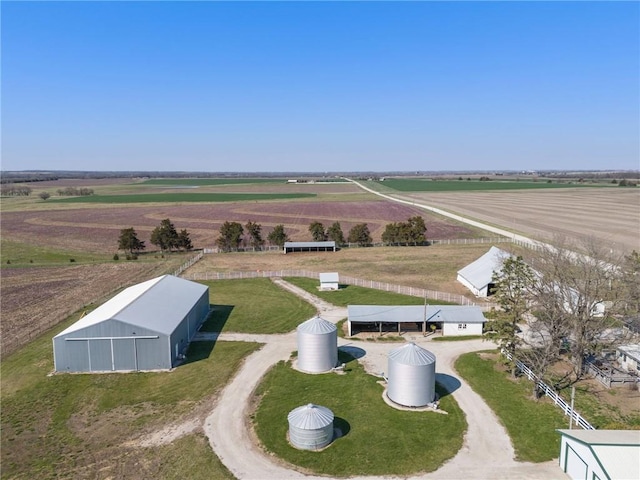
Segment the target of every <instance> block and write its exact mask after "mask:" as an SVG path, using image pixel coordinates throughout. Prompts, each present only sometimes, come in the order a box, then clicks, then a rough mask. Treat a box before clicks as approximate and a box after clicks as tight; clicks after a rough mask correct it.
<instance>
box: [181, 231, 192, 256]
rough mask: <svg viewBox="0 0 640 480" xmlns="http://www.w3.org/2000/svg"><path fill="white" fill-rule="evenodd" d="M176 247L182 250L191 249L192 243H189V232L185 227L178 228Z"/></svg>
mask: <svg viewBox="0 0 640 480" xmlns="http://www.w3.org/2000/svg"><path fill="white" fill-rule="evenodd" d="M178 248H181V249H183V250H187V251H189V250H193V245H192V244H191V237H190V236H189V232H187V230H186V229H183V230H180V233H179V234H178Z"/></svg>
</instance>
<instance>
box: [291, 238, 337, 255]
mask: <svg viewBox="0 0 640 480" xmlns="http://www.w3.org/2000/svg"><path fill="white" fill-rule="evenodd" d="M335 251H336V242H334V241H327V242H284V253H292V252H335Z"/></svg>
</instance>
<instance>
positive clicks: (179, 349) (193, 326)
mask: <svg viewBox="0 0 640 480" xmlns="http://www.w3.org/2000/svg"><path fill="white" fill-rule="evenodd" d="M208 314H209V290H208V289H207V290H206V291H205V292H204V293H203V294H202V295H201V296H200V298H199V299H198V300H197V301H196V303H195V304H194V305H193V307H192V308H191V310H189V313H187V315H186V316H185V317H184V318H183V319H182V321H181V322H180V324H179V325H178V326H177V327H176V329H175V330H174V331H173V332H172V333H171V336H170V339H169V341H170V345H171V352H170V354H171V366H175V365H176V362H177V361H178V360H180V357H181V356H182V355H185V354H186V352H187V347H188V346H189V342H190V341H191V339H192V338H193V336H194V335H195V334H196V333H197V332H198V329H199V328H200V326H201V325H202V322H204V321H205V319H206V318H207V315H208Z"/></svg>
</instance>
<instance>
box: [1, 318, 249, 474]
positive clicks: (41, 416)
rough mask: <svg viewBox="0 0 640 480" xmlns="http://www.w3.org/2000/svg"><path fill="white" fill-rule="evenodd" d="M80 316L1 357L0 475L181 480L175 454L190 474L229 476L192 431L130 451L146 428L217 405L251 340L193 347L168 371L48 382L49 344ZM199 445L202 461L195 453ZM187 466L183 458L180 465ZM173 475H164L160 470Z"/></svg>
mask: <svg viewBox="0 0 640 480" xmlns="http://www.w3.org/2000/svg"><path fill="white" fill-rule="evenodd" d="M76 319H77V316H75V317H74V318H73V319H71V320H69V321H67V322H65V323H64V325H60V326H59V327H57V328H56V329H55V330H54V331H49V332H47V333H46V334H45V335H43V336H42V337H40V338H38V339H37V340H35V341H34V342H32V343H31V344H29V345H27V346H26V347H24V348H22V349H21V350H19V351H18V352H16V353H15V354H13V355H11V356H9V357H8V358H6V359H5V360H3V362H2V364H1V366H0V368H1V371H2V393H1V397H0V398H1V400H2V419H1V424H2V439H1V445H2V452H1V458H2V467H1V468H2V470H1V476H2V478H29V477H31V478H38V479H40V478H79V477H85V478H96V477H98V476H101V477H108V476H111V477H118V476H121V475H122V474H123V472H126V475H125V476H126V477H129V478H177V475H174V474H168V472H171V471H173V472H176V473H177V470H176V468H177V467H176V465H173V462H172V461H171V460H170V459H171V458H180V457H182V456H183V455H184V456H185V458H186V457H189V462H188V463H189V467H190V469H189V470H187V471H188V473H185V472H184V471H182V472H180V473H181V474H182V476H183V477H185V478H205V477H206V478H230V475H228V472H226V469H225V468H224V467H223V466H222V465H221V464H220V462H219V460H218V459H217V457H215V455H214V454H213V453H212V452H211V450H210V449H208V445H205V444H203V443H202V439H198V438H197V436H195V435H192V436H190V437H192V438H185V439H183V440H181V441H179V442H176V443H175V444H171V445H166V446H163V447H154V448H149V449H145V448H135V447H134V446H129V447H127V446H124V445H123V444H125V443H126V442H129V441H131V440H134V439H136V438H137V437H139V436H140V435H141V434H142V433H144V432H145V431H153V430H155V429H157V428H161V427H162V426H164V425H166V424H168V423H170V422H172V421H175V420H178V419H179V418H181V417H182V416H184V415H189V414H190V413H192V412H193V410H195V409H197V408H200V409H202V408H206V407H207V406H208V405H210V402H211V401H212V398H213V395H215V393H216V392H217V391H218V390H219V389H220V388H221V387H222V386H224V385H225V384H226V383H227V381H228V380H229V378H230V377H231V375H232V374H233V373H234V372H235V371H236V370H237V368H238V367H239V365H240V363H241V362H242V360H243V359H244V358H245V357H246V356H247V355H249V354H250V353H251V352H253V351H254V350H255V349H256V348H258V344H255V343H246V342H217V343H215V344H214V343H213V342H196V343H193V344H192V346H191V347H190V349H189V351H188V352H187V357H188V359H189V360H188V363H186V364H184V365H182V366H180V367H178V368H176V369H174V370H173V371H171V372H154V373H128V374H122V373H114V374H93V375H91V374H88V375H72V374H61V375H53V376H47V374H49V373H50V372H51V371H52V370H53V359H52V346H51V338H52V336H53V335H55V334H56V333H57V332H58V331H61V330H62V329H63V328H64V327H66V326H68V325H69V324H70V323H71V322H72V321H75V320H76ZM192 449H195V450H196V451H198V452H200V453H201V455H197V456H195V457H194V456H193V455H192V454H188V452H190V451H191V450H192ZM183 462H184V460H183ZM163 472H165V473H167V474H166V475H165V474H164V473H163Z"/></svg>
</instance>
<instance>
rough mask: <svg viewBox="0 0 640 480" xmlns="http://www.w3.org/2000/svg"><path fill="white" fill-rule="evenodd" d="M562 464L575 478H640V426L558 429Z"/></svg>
mask: <svg viewBox="0 0 640 480" xmlns="http://www.w3.org/2000/svg"><path fill="white" fill-rule="evenodd" d="M558 432H560V434H561V435H562V438H561V442H560V468H562V471H563V472H565V473H566V474H567V475H568V476H569V478H571V479H573V480H605V479H606V480H622V479H637V478H640V430H580V429H578V430H558Z"/></svg>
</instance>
